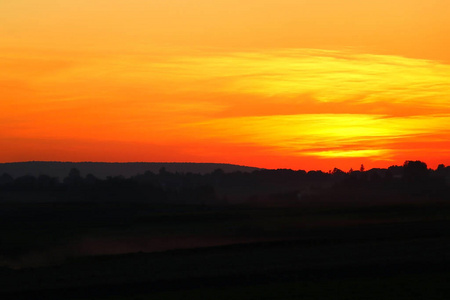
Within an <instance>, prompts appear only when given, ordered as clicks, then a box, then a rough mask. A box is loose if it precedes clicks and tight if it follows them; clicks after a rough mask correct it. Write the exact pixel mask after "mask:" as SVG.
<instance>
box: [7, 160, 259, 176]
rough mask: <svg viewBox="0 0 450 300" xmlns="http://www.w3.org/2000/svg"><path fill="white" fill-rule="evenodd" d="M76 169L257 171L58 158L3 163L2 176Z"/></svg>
mask: <svg viewBox="0 0 450 300" xmlns="http://www.w3.org/2000/svg"><path fill="white" fill-rule="evenodd" d="M72 168H76V169H78V170H79V171H80V173H81V175H82V176H86V175H87V174H93V175H94V176H96V177H98V178H106V177H108V176H120V175H122V176H124V177H130V176H134V175H137V174H143V173H145V172H146V171H150V172H153V173H158V172H159V170H160V169H161V168H165V169H166V171H168V172H173V173H175V172H178V173H189V172H190V173H197V174H206V173H210V172H213V171H214V170H216V169H222V170H223V171H224V172H226V173H230V172H235V171H241V172H252V171H254V170H258V168H254V167H246V166H239V165H233V164H221V163H175V162H125V163H109V162H57V161H28V162H14V163H0V175H1V174H3V173H8V174H9V175H11V176H13V177H14V178H17V177H19V176H24V175H32V176H39V175H42V174H45V175H49V176H52V177H58V178H64V177H65V176H67V174H69V171H70V169H72Z"/></svg>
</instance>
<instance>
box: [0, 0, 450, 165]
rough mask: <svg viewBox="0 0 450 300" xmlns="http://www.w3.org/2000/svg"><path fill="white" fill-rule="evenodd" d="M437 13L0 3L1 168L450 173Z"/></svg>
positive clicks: (366, 6)
mask: <svg viewBox="0 0 450 300" xmlns="http://www.w3.org/2000/svg"><path fill="white" fill-rule="evenodd" d="M449 15H450V1H448V0H428V1H423V0H376V1H375V0H374V1H360V0H340V1H335V0H315V1H306V0H277V1H275V0H258V1H257V0H239V1H238V0H226V1H225V0H218V1H210V0H209V1H207V0H165V1H163V0H129V1H119V0H95V1H92V0H89V1H88V0H39V1H38V0H14V1H1V2H0V161H1V162H13V161H29V160H52V161H53V160H60V161H172V162H187V161H189V162H221V163H222V162H223V163H235V164H242V165H249V166H257V167H267V168H293V169H305V170H310V169H321V170H325V171H328V170H329V169H333V168H334V167H338V168H341V169H343V170H344V171H347V170H349V169H350V168H359V166H360V164H364V165H365V166H366V168H372V167H387V166H390V165H393V164H402V163H403V162H404V161H405V160H422V161H425V162H426V163H428V165H429V166H430V167H433V168H434V167H436V166H437V164H438V163H444V164H446V165H450V126H449V124H450V52H449V51H448V49H450V18H448V16H449Z"/></svg>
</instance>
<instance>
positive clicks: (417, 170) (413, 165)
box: [403, 160, 428, 183]
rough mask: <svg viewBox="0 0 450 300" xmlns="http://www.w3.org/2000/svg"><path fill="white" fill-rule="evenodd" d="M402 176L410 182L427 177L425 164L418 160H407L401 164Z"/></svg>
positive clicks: (416, 181)
mask: <svg viewBox="0 0 450 300" xmlns="http://www.w3.org/2000/svg"><path fill="white" fill-rule="evenodd" d="M403 176H404V178H405V180H406V181H407V182H410V183H411V182H412V183H418V182H423V181H424V180H425V179H426V178H427V177H428V168H427V164H426V163H424V162H421V161H418V160H416V161H410V160H407V161H405V163H404V164H403Z"/></svg>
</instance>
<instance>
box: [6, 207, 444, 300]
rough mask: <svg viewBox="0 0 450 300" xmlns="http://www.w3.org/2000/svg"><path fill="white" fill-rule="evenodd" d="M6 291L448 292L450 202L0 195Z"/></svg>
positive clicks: (236, 295)
mask: <svg viewBox="0 0 450 300" xmlns="http://www.w3.org/2000/svg"><path fill="white" fill-rule="evenodd" d="M1 205H2V207H1V212H2V218H1V225H2V226H1V237H2V240H1V242H2V244H1V245H2V248H1V249H2V264H3V267H2V268H1V269H0V277H1V280H0V282H1V283H0V285H1V286H0V289H1V294H2V299H5V298H11V299H17V297H19V296H20V297H22V298H29V299H56V298H58V299H62V298H65V299H181V298H186V297H187V298H193V299H197V298H215V299H230V298H233V299H299V298H301V299H325V298H330V297H331V298H333V299H353V298H355V299H379V298H383V299H447V298H448V296H449V295H450V290H449V288H448V287H447V280H446V279H447V278H448V276H449V270H450V269H449V267H450V264H449V253H450V243H449V241H450V230H449V229H450V221H449V217H450V207H448V206H446V205H443V204H427V205H424V204H421V205H419V204H415V205H397V206H372V207H345V208H340V209H338V208H334V209H330V208H321V207H315V208H311V207H309V208H308V207H303V208H302V207H250V206H243V205H235V206H217V207H205V206H193V205H191V206H182V205H150V204H143V203H134V204H133V203H79V202H75V203H54V202H52V203H17V202H14V203H11V202H10V203H6V202H5V203H2V204H1Z"/></svg>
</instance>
